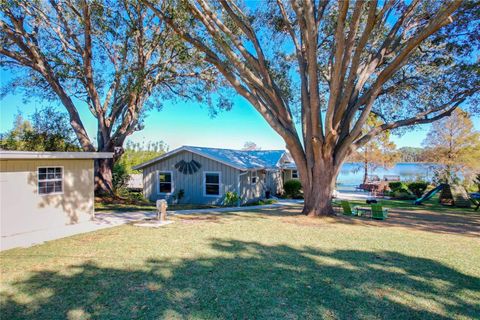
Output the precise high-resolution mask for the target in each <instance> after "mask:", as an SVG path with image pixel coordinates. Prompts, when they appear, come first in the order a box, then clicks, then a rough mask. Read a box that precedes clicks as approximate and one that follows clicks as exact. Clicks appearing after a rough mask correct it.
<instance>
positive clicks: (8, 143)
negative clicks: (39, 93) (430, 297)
mask: <svg viewBox="0 0 480 320" xmlns="http://www.w3.org/2000/svg"><path fill="white" fill-rule="evenodd" d="M0 149H3V150H19V151H80V147H79V145H78V143H77V141H76V137H75V134H74V132H73V130H72V129H71V127H70V124H69V121H68V115H67V114H66V113H63V112H59V111H58V110H57V109H55V108H52V107H46V108H43V109H40V110H36V111H35V113H34V114H33V115H32V116H31V117H30V120H27V119H24V118H23V116H22V114H21V113H19V114H17V116H16V117H15V120H14V123H13V129H12V130H10V131H8V132H6V133H3V134H1V135H0Z"/></svg>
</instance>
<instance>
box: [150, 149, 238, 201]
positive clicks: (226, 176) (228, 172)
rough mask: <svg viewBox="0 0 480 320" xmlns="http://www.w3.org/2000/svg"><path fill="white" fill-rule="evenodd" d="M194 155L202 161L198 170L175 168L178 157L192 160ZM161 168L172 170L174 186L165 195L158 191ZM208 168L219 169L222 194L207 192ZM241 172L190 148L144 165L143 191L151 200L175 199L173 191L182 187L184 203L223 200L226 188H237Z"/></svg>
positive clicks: (234, 190) (231, 189) (210, 169)
mask: <svg viewBox="0 0 480 320" xmlns="http://www.w3.org/2000/svg"><path fill="white" fill-rule="evenodd" d="M192 159H193V160H196V161H197V162H199V163H200V164H201V165H202V167H201V168H200V169H199V170H198V171H197V172H195V173H193V174H183V173H181V172H179V171H178V170H177V169H176V168H175V164H176V163H178V162H179V161H181V160H184V161H186V162H189V161H191V160H192ZM160 171H171V172H172V180H173V190H172V193H171V194H166V195H165V194H160V193H159V192H158V173H159V172H160ZM205 171H217V172H220V174H221V181H220V182H221V186H220V196H219V197H211V196H208V197H207V196H204V190H203V189H204V182H203V178H204V172H205ZM239 172H240V171H239V170H237V169H235V168H232V167H230V166H227V165H224V164H223V163H220V162H218V161H214V160H211V159H208V158H205V157H202V156H200V155H197V154H194V153H191V152H188V151H182V152H179V153H177V154H174V155H172V156H171V157H168V158H166V159H162V160H160V161H158V162H156V163H153V164H151V165H150V166H148V167H145V168H144V169H143V186H144V187H143V192H144V196H145V197H146V198H147V199H149V200H151V201H156V200H158V199H166V200H167V201H169V202H171V201H172V200H173V195H174V194H175V193H176V192H178V191H179V190H181V189H183V190H184V193H185V195H184V198H183V199H182V200H181V202H182V203H196V204H220V203H221V202H222V201H223V198H224V195H225V193H226V192H228V191H232V192H238V191H237V188H238V174H239Z"/></svg>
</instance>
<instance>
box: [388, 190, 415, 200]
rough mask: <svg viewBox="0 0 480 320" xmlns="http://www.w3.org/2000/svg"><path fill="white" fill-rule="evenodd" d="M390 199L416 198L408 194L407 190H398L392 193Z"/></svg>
mask: <svg viewBox="0 0 480 320" xmlns="http://www.w3.org/2000/svg"><path fill="white" fill-rule="evenodd" d="M392 197H393V198H394V199H397V200H415V199H416V196H414V195H412V194H411V193H410V192H408V190H407V189H399V190H397V191H393V194H392Z"/></svg>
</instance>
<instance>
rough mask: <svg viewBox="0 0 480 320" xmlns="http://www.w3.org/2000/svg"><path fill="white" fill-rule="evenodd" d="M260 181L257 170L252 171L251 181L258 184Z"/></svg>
mask: <svg viewBox="0 0 480 320" xmlns="http://www.w3.org/2000/svg"><path fill="white" fill-rule="evenodd" d="M257 182H258V175H257V173H256V172H252V173H251V176H250V183H251V184H256V183H257Z"/></svg>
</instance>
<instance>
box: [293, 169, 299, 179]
mask: <svg viewBox="0 0 480 320" xmlns="http://www.w3.org/2000/svg"><path fill="white" fill-rule="evenodd" d="M292 179H298V171H297V170H292Z"/></svg>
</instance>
